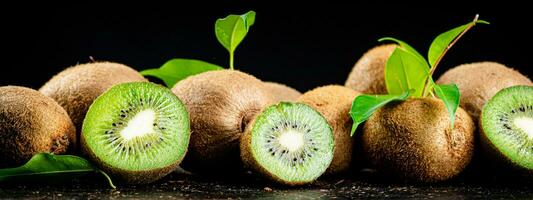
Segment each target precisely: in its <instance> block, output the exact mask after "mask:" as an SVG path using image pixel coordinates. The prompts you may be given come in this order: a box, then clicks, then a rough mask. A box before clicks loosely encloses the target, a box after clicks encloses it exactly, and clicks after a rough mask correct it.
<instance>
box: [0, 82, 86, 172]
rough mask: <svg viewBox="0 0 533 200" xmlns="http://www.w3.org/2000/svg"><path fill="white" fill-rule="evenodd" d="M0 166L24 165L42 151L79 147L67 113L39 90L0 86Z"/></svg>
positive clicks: (57, 151)
mask: <svg viewBox="0 0 533 200" xmlns="http://www.w3.org/2000/svg"><path fill="white" fill-rule="evenodd" d="M0 146H1V147H2V148H0V167H15V166H18V165H22V164H24V163H25V162H26V161H28V160H29V159H30V158H31V157H32V156H33V155H35V154H37V153H40V152H50V153H55V154H62V153H65V152H68V151H70V150H72V149H74V148H73V147H75V146H76V129H75V127H74V124H73V123H72V121H71V120H70V118H69V116H68V114H67V112H65V110H64V109H63V108H62V107H61V106H59V104H57V102H55V101H54V100H53V99H51V98H50V97H47V96H44V95H43V94H41V93H39V92H38V91H36V90H33V89H30V88H25V87H19V86H3V87H0Z"/></svg>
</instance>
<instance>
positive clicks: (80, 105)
mask: <svg viewBox="0 0 533 200" xmlns="http://www.w3.org/2000/svg"><path fill="white" fill-rule="evenodd" d="M138 81H146V79H145V78H144V77H143V76H142V75H141V74H139V73H138V72H137V71H135V70H134V69H132V68H130V67H128V66H126V65H123V64H119V63H112V62H94V63H86V64H79V65H76V66H74V67H69V68H67V69H65V70H63V71H62V72H60V73H58V74H57V75H55V76H54V77H52V79H50V80H49V81H48V82H47V83H45V84H44V85H43V86H42V87H41V88H40V89H39V91H40V92H42V93H43V94H44V95H46V96H49V97H51V98H52V99H54V100H56V101H57V102H58V103H59V105H61V106H62V107H63V108H64V109H65V110H66V111H67V113H68V114H69V116H70V118H71V119H72V122H74V125H75V126H76V129H77V130H78V131H79V130H81V125H82V123H83V119H84V118H85V113H86V112H87V109H89V106H90V105H91V103H92V102H93V101H94V99H96V97H98V96H100V95H101V94H102V93H104V91H106V90H107V89H109V88H110V87H111V86H113V85H116V84H118V83H124V82H138Z"/></svg>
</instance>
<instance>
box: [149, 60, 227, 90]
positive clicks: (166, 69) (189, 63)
mask: <svg viewBox="0 0 533 200" xmlns="http://www.w3.org/2000/svg"><path fill="white" fill-rule="evenodd" d="M220 69H224V68H222V67H220V66H218V65H215V64H211V63H208V62H204V61H201V60H194V59H183V58H175V59H172V60H169V61H167V62H166V63H165V64H163V66H161V67H160V68H157V69H147V70H143V71H141V74H142V75H143V76H153V77H156V78H159V79H161V80H163V82H165V85H167V87H169V88H172V87H173V86H174V84H176V83H177V82H178V81H180V80H183V79H185V78H187V77H188V76H192V75H195V74H199V73H202V72H206V71H211V70H220Z"/></svg>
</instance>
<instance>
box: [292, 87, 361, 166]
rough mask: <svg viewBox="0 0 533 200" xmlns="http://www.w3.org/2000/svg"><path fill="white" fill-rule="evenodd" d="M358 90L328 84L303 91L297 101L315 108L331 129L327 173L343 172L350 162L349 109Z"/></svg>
mask: <svg viewBox="0 0 533 200" xmlns="http://www.w3.org/2000/svg"><path fill="white" fill-rule="evenodd" d="M357 95H359V92H356V91H355V90H352V89H350V88H347V87H344V86H339V85H328V86H322V87H318V88H315V89H313V90H311V91H308V92H306V93H304V94H303V95H302V96H301V97H300V98H299V99H298V101H299V102H302V103H305V104H307V105H309V106H311V107H312V108H314V109H315V110H317V111H318V112H319V113H320V114H322V116H324V118H325V119H326V121H327V122H328V124H329V125H330V126H331V128H332V129H333V137H334V140H335V147H334V149H335V151H334V154H333V161H331V164H330V166H329V168H328V169H327V171H326V173H327V174H336V173H340V172H344V171H346V170H348V169H349V168H350V164H351V163H352V154H353V153H352V149H353V142H354V141H353V138H352V137H350V131H351V129H352V123H353V121H352V118H351V117H350V109H351V107H352V102H353V100H354V99H355V97H356V96H357Z"/></svg>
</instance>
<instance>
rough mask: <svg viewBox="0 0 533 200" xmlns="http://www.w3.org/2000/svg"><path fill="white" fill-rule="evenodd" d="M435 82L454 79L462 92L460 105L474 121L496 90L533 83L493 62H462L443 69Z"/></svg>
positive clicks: (448, 82) (448, 81)
mask: <svg viewBox="0 0 533 200" xmlns="http://www.w3.org/2000/svg"><path fill="white" fill-rule="evenodd" d="M437 83H438V84H450V83H455V84H457V87H458V88H459V90H460V92H461V100H460V106H461V107H462V108H463V109H465V110H466V111H467V112H468V114H470V116H472V118H473V119H474V120H475V121H477V119H479V115H480V114H481V109H482V108H483V105H485V103H486V102H487V101H488V100H489V99H490V98H492V96H494V95H495V94H496V93H497V92H498V91H500V90H501V89H503V88H507V87H510V86H514V85H529V86H533V82H531V80H529V79H528V78H527V77H526V76H524V75H522V74H520V72H518V71H516V70H513V69H512V68H509V67H507V66H505V65H502V64H500V63H496V62H476V63H470V64H463V65H459V66H457V67H454V68H452V69H450V70H448V71H447V72H445V73H444V74H443V75H442V76H441V77H440V78H439V79H438V80H437Z"/></svg>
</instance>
